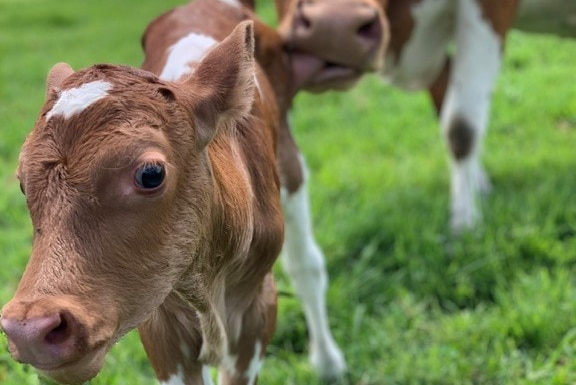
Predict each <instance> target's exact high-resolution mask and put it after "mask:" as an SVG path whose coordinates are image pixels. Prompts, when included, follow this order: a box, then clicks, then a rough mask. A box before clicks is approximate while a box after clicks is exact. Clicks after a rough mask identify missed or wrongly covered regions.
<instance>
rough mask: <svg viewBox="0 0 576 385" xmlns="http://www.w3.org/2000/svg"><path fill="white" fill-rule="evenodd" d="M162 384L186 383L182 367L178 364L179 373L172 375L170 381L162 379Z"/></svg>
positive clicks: (182, 384) (183, 384) (180, 384)
mask: <svg viewBox="0 0 576 385" xmlns="http://www.w3.org/2000/svg"><path fill="white" fill-rule="evenodd" d="M160 385H186V384H185V383H184V372H183V371H182V367H180V366H178V374H173V375H171V376H170V378H169V379H168V381H162V382H161V383H160Z"/></svg>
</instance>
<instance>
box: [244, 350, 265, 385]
mask: <svg viewBox="0 0 576 385" xmlns="http://www.w3.org/2000/svg"><path fill="white" fill-rule="evenodd" d="M261 355H262V344H261V343H260V341H256V344H255V345H254V356H253V357H252V360H251V361H250V366H248V370H247V371H246V373H244V377H246V379H247V380H248V384H247V385H252V384H254V383H255V382H256V377H257V376H258V373H260V368H261V367H262V357H261Z"/></svg>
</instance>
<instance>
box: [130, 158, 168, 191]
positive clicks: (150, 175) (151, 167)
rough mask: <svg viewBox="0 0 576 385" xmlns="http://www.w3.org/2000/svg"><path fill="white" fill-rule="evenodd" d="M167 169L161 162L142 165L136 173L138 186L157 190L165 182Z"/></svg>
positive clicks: (135, 178)
mask: <svg viewBox="0 0 576 385" xmlns="http://www.w3.org/2000/svg"><path fill="white" fill-rule="evenodd" d="M165 177H166V171H165V170H164V166H163V165H162V164H160V163H149V164H144V165H143V166H140V168H138V169H137V170H136V175H134V181H135V183H136V186H138V187H139V188H141V189H143V190H148V191H151V190H157V189H158V188H160V187H161V186H162V185H163V184H164V178H165Z"/></svg>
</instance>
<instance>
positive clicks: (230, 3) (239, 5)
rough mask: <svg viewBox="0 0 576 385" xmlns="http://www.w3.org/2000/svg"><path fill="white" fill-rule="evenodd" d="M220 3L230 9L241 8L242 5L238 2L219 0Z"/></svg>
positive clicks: (235, 0) (234, 0) (236, 0)
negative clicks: (230, 7) (228, 6)
mask: <svg viewBox="0 0 576 385" xmlns="http://www.w3.org/2000/svg"><path fill="white" fill-rule="evenodd" d="M220 1H221V2H223V3H224V4H228V5H230V6H232V7H236V8H242V3H241V2H240V1H238V0H220Z"/></svg>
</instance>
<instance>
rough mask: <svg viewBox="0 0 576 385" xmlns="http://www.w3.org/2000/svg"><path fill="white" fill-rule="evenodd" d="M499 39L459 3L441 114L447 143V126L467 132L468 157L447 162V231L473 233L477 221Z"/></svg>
mask: <svg viewBox="0 0 576 385" xmlns="http://www.w3.org/2000/svg"><path fill="white" fill-rule="evenodd" d="M501 56H502V44H501V39H500V37H499V36H498V35H497V34H496V33H495V32H494V31H493V30H492V27H491V25H490V24H489V22H487V21H486V20H484V19H483V17H482V11H481V9H480V7H479V5H478V3H477V1H472V0H460V1H459V3H458V11H457V24H456V54H455V58H454V63H453V66H452V71H451V74H450V82H449V85H448V90H447V93H446V98H445V100H444V107H443V109H442V112H441V125H442V132H443V134H444V137H445V138H446V140H447V136H448V130H449V128H450V124H451V122H452V121H454V119H458V118H461V119H463V120H464V121H465V122H466V123H467V124H468V125H469V127H470V129H471V130H473V132H472V136H473V145H472V149H471V152H470V154H469V155H468V156H467V157H466V158H465V159H461V160H459V161H457V160H456V159H453V158H452V159H451V169H452V177H451V183H452V186H451V194H452V203H451V204H452V219H451V221H452V228H453V230H455V231H459V230H461V229H464V228H470V227H473V226H474V225H475V224H476V223H477V222H478V221H479V220H480V211H479V210H478V207H477V202H476V196H477V194H478V193H479V192H481V191H487V190H489V189H490V182H489V180H488V178H487V176H486V174H485V172H484V170H483V168H482V165H481V164H480V159H479V156H480V149H481V142H482V139H483V136H484V133H485V131H486V126H487V122H488V117H489V112H490V96H491V93H492V89H493V87H494V83H495V81H496V78H497V76H498V73H499V71H500V66H501V62H502V57H501Z"/></svg>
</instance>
